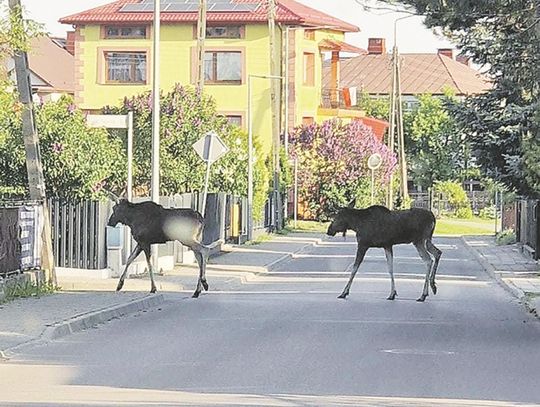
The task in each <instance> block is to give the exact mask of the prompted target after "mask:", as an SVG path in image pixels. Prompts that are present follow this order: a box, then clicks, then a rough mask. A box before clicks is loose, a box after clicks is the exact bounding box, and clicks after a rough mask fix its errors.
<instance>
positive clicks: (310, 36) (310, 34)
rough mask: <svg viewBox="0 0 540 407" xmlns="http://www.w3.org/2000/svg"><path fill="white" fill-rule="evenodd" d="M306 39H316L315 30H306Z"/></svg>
mask: <svg viewBox="0 0 540 407" xmlns="http://www.w3.org/2000/svg"><path fill="white" fill-rule="evenodd" d="M304 39H306V40H310V41H314V40H315V30H304Z"/></svg>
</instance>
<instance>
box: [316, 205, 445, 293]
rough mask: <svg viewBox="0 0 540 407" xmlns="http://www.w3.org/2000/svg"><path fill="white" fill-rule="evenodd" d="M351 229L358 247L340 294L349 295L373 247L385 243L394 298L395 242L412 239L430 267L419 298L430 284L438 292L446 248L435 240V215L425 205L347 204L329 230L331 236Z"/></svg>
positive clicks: (410, 240) (427, 289)
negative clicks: (397, 207) (392, 207)
mask: <svg viewBox="0 0 540 407" xmlns="http://www.w3.org/2000/svg"><path fill="white" fill-rule="evenodd" d="M348 229H350V230H354V231H355V232H356V241H357V242H358V248H357V251H356V260H355V261H354V264H353V268H352V272H351V277H350V279H349V282H348V283H347V285H346V286H345V288H344V289H343V292H342V293H341V295H340V296H339V298H346V297H347V296H348V295H349V291H350V289H351V285H352V282H353V280H354V276H355V275H356V272H357V271H358V268H359V267H360V264H361V263H362V260H363V259H364V256H365V254H366V252H367V250H368V249H369V248H370V247H382V248H384V251H385V253H386V261H387V264H388V272H389V273H390V280H391V290H390V295H389V297H388V299H389V300H393V299H395V298H396V296H397V291H396V285H395V282H394V270H393V249H392V248H393V246H394V245H396V244H403V243H412V244H413V245H414V246H415V247H416V250H418V254H419V255H420V257H421V258H422V260H424V262H425V263H426V267H427V272H426V279H425V282H424V289H423V291H422V295H421V296H420V298H418V300H417V301H424V300H425V299H426V297H427V296H428V291H429V287H428V285H430V286H431V290H432V291H433V294H437V286H436V285H435V275H436V274H437V267H438V265H439V260H440V258H441V254H442V252H441V251H440V250H439V249H438V248H437V247H435V245H434V244H433V242H432V241H431V239H432V236H433V231H434V230H435V216H434V215H433V213H432V212H431V211H428V210H426V209H421V208H413V209H409V210H400V211H391V210H389V209H388V208H386V207H384V206H378V205H375V206H370V207H369V208H366V209H354V208H350V207H349V208H343V209H341V210H340V211H339V212H338V213H337V215H336V216H335V217H334V220H333V221H332V223H331V224H330V226H329V227H328V231H327V232H326V233H327V234H328V235H329V236H335V235H336V234H337V233H345V232H346V231H347V230H348Z"/></svg>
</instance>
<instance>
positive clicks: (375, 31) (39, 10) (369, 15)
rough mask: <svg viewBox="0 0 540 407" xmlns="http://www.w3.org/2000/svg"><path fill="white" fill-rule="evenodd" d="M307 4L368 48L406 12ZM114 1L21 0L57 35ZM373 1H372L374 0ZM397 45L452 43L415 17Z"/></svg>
mask: <svg viewBox="0 0 540 407" xmlns="http://www.w3.org/2000/svg"><path fill="white" fill-rule="evenodd" d="M297 1H299V2H300V3H303V4H305V5H307V6H310V7H312V8H315V9H317V10H320V11H323V12H325V13H327V14H330V15H332V16H334V17H337V18H340V19H342V20H344V21H347V22H349V23H352V24H354V25H356V26H358V27H360V30H361V32H359V33H348V34H347V37H346V40H347V42H349V43H350V44H353V45H356V46H358V47H361V48H367V42H368V38H372V37H377V38H379V37H380V38H386V44H387V48H388V49H390V48H391V47H392V45H393V38H394V21H395V20H396V18H399V17H403V16H406V15H407V14H398V13H393V12H391V13H389V12H387V11H381V10H379V11H376V12H368V11H365V10H364V9H363V7H362V6H361V5H360V4H358V3H357V2H356V1H355V0H297ZM111 2H112V0H21V3H22V4H23V6H24V7H25V8H26V11H27V16H28V17H30V18H32V19H34V20H36V21H38V22H41V23H44V24H45V27H46V30H47V31H48V32H50V33H51V34H52V35H54V36H65V33H66V31H68V30H70V29H71V27H70V26H69V25H64V24H60V23H58V19H59V18H61V17H65V16H68V15H70V14H74V13H77V12H80V11H83V10H87V9H90V8H93V7H97V6H101V5H103V4H107V3H111ZM372 3H373V2H372ZM397 33H398V36H397V37H398V47H399V50H400V52H402V53H403V52H405V53H407V52H409V53H410V52H433V53H434V52H436V51H437V48H448V47H451V46H452V45H451V44H450V43H449V42H448V41H447V40H445V39H444V38H442V37H439V36H436V35H435V34H433V33H432V32H431V30H429V29H427V28H426V27H425V26H424V25H423V24H422V18H421V17H417V16H414V17H412V18H407V19H406V20H403V21H399V22H398V24H397Z"/></svg>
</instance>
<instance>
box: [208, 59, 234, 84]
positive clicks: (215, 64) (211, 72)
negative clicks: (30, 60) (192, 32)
mask: <svg viewBox="0 0 540 407" xmlns="http://www.w3.org/2000/svg"><path fill="white" fill-rule="evenodd" d="M204 81H205V82H206V83H218V84H231V85H236V84H238V85H239V84H241V83H242V53H241V52H240V51H207V52H205V53H204Z"/></svg>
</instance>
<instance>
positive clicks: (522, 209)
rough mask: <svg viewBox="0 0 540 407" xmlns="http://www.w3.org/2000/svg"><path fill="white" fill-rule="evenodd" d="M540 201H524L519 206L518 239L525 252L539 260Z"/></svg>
mask: <svg viewBox="0 0 540 407" xmlns="http://www.w3.org/2000/svg"><path fill="white" fill-rule="evenodd" d="M539 218H540V200H534V199H529V200H526V199H522V200H520V201H519V202H518V205H517V221H516V229H517V230H516V238H517V241H518V242H519V243H521V244H522V245H523V251H524V252H525V253H527V254H528V255H530V256H531V257H532V258H533V259H535V260H538V259H539V258H540V253H539V250H538V243H539V242H540V221H539Z"/></svg>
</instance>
